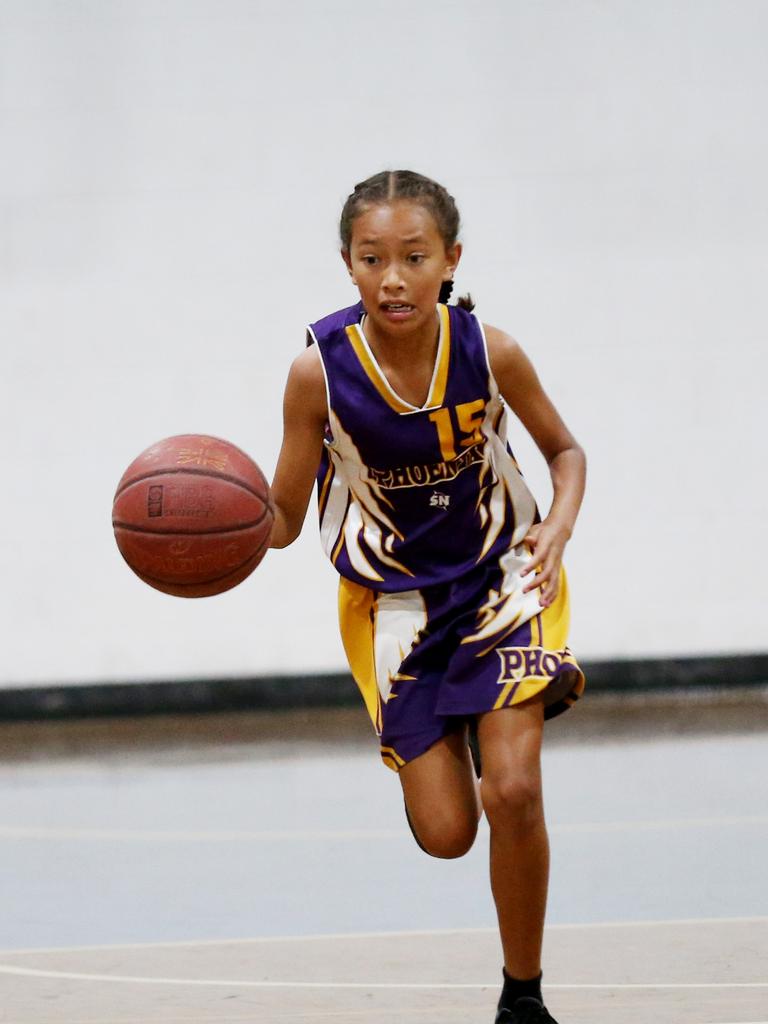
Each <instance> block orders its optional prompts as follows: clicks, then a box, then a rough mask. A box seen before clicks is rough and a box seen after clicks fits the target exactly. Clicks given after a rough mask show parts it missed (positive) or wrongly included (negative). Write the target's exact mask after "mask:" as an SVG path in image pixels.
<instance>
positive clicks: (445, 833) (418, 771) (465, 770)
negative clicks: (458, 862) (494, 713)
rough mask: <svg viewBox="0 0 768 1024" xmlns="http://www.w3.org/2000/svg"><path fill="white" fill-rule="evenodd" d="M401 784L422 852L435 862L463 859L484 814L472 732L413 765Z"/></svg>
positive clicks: (454, 736) (450, 738)
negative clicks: (472, 753)
mask: <svg viewBox="0 0 768 1024" xmlns="http://www.w3.org/2000/svg"><path fill="white" fill-rule="evenodd" d="M398 778H399V779H400V783H401V785H402V787H403V796H404V797H405V805H406V809H407V812H408V817H409V818H410V822H411V828H412V829H413V830H414V832H415V833H416V836H417V837H418V842H419V844H420V846H421V847H422V849H424V850H425V851H426V852H427V853H429V854H431V855H432V856H433V857H462V856H463V855H464V854H465V853H466V852H467V851H468V850H469V848H470V847H471V846H472V843H473V842H474V839H475V836H476V835H477V823H478V821H479V820H480V815H481V814H482V808H481V806H480V793H479V787H478V784H477V780H476V779H475V775H474V771H473V769H472V761H471V759H470V756H469V749H468V747H467V737H466V726H464V727H463V729H462V730H461V731H459V732H453V733H449V734H448V735H447V736H443V738H442V739H440V740H438V741H437V743H433V744H432V746H431V747H430V748H429V749H428V750H427V751H425V752H424V753H423V754H421V755H420V756H419V757H415V758H414V759H413V760H412V761H409V762H408V763H407V764H406V765H404V766H403V767H402V768H401V769H400V771H399V773H398Z"/></svg>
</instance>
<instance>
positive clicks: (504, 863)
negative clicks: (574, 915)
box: [478, 702, 549, 980]
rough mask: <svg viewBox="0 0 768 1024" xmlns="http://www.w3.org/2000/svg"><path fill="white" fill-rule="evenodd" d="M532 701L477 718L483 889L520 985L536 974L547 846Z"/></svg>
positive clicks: (539, 720)
mask: <svg viewBox="0 0 768 1024" xmlns="http://www.w3.org/2000/svg"><path fill="white" fill-rule="evenodd" d="M543 726H544V707H543V705H542V704H541V703H540V702H536V703H528V704H524V705H521V706H519V707H510V708H500V709H498V710H496V711H490V712H487V713H485V714H483V715H481V716H480V717H479V720H478V737H479V741H480V750H481V753H482V759H483V778H482V782H481V794H482V805H483V809H484V810H485V814H486V817H487V818H488V823H489V825H490V829H491V889H492V891H493V898H494V900H495V902H496V911H497V914H498V919H499V931H500V934H501V944H502V948H503V950H504V967H505V969H506V971H507V973H508V974H510V975H512V976H513V977H514V978H518V979H520V980H527V979H529V978H534V977H536V976H537V975H538V974H539V973H540V971H541V944H542V937H543V933H544V914H545V910H546V903H547V883H548V880H549V842H548V839H547V830H546V826H545V824H544V805H543V799H542V791H541V761H540V755H541V737H542V731H543Z"/></svg>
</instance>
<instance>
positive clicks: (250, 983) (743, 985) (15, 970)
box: [0, 917, 768, 1024]
mask: <svg viewBox="0 0 768 1024" xmlns="http://www.w3.org/2000/svg"><path fill="white" fill-rule="evenodd" d="M766 920H768V918H765V917H751V918H750V917H737V918H702V919H695V918H694V919H691V918H685V919H680V920H670V921H619V922H594V923H591V924H587V925H577V924H566V925H553V926H551V927H552V929H575V928H586V929H591V928H612V927H613V928H616V927H622V928H631V927H641V928H643V927H645V928H648V927H653V926H654V925H655V926H657V927H663V926H674V925H681V924H709V925H717V924H733V923H739V922H741V923H744V922H755V921H766ZM494 930H495V929H490V928H487V929H486V928H466V929H462V928H455V929H441V930H433V931H428V932H423V931H412V932H408V931H403V932H368V933H348V934H337V935H315V936H302V935H294V936H283V937H282V938H281V939H277V938H275V939H270V938H268V937H266V936H265V937H261V938H257V939H245V940H238V939H230V940H224V941H223V942H217V941H216V940H206V941H201V942H179V943H143V944H142V943H138V944H136V945H127V946H91V947H79V949H75V948H73V947H70V948H63V949H62V948H60V949H51V950H41V949H37V950H17V951H15V952H16V953H17V954H18V953H27V954H31V953H38V954H40V953H43V952H51V953H55V952H58V953H72V952H76V951H83V950H91V951H104V950H107V949H110V950H115V949H144V948H157V947H159V946H160V947H168V946H175V947H179V946H204V945H222V944H230V945H231V944H238V943H245V942H277V941H283V942H287V941H288V942H289V941H294V942H300V941H304V940H307V939H326V940H329V939H330V940H332V939H337V940H338V939H360V938H391V937H392V936H393V935H397V936H413V935H424V934H429V935H455V934H464V933H466V932H473V933H477V932H486V933H487V932H490V931H494ZM13 952H14V951H10V950H6V951H5V954H4V955H6V956H7V955H10V954H11V953H13ZM0 974H6V975H17V976H23V977H36V978H58V979H65V980H68V981H98V982H116V983H121V984H133V985H192V986H196V987H200V986H203V987H205V986H208V987H211V986H213V987H221V986H224V987H230V988H231V987H237V988H257V989H275V988H294V989H353V990H359V989H365V990H370V989H377V990H398V991H403V990H424V989H441V990H442V989H451V990H457V989H461V990H467V989H486V988H494V987H496V986H497V981H495V980H494V981H491V982H470V983H455V982H349V981H343V982H333V981H255V980H253V979H250V978H249V979H237V978H233V979H229V978H227V979H225V978H162V977H158V978H153V977H145V976H143V975H117V974H94V973H86V972H80V971H53V970H46V969H44V968H32V967H20V966H17V965H15V964H7V963H6V964H0ZM547 988H549V989H557V990H568V991H605V990H621V991H627V990H640V991H645V990H648V989H670V990H680V989H682V990H685V989H696V990H701V989H707V990H713V989H714V990H719V989H768V981H746V982H740V981H735V982H734V981H731V982H703V983H702V982H658V983H657V982H632V983H627V982H618V983H615V984H606V983H601V984H594V983H590V984H579V983H573V984H569V983H561V984H549V985H547ZM742 1024H744V1022H742ZM751 1024H768V1022H762V1021H753V1022H751Z"/></svg>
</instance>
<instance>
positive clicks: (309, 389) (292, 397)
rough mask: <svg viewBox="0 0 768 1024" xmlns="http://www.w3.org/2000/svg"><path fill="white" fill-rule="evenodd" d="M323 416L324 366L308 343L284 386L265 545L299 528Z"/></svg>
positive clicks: (282, 542) (286, 539)
mask: <svg viewBox="0 0 768 1024" xmlns="http://www.w3.org/2000/svg"><path fill="white" fill-rule="evenodd" d="M327 419H328V402H327V400H326V397H325V380H324V377H323V369H322V366H321V365H320V356H319V354H318V352H317V349H316V347H315V346H314V345H312V346H311V347H310V348H308V349H306V351H304V352H302V353H301V355H300V356H298V358H297V359H295V360H294V362H293V365H292V366H291V369H290V371H289V373H288V381H287V383H286V385H285V398H284V399H283V445H282V448H281V449H280V456H279V458H278V460H277V468H276V469H275V477H274V480H273V481H272V502H273V505H274V511H275V522H274V526H273V527H272V537H271V539H270V542H269V543H270V547H273V548H284V547H287V546H288V545H289V544H291V543H292V542H293V541H294V540H296V538H297V537H298V536H299V533H301V527H302V524H303V522H304V516H305V515H306V513H307V505H308V504H309V499H310V495H311V494H312V487H313V485H314V482H315V475H316V474H317V469H318V466H319V465H320V455H321V452H322V448H323V434H324V431H325V424H326V421H327Z"/></svg>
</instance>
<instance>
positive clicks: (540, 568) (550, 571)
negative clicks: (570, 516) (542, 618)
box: [520, 519, 570, 608]
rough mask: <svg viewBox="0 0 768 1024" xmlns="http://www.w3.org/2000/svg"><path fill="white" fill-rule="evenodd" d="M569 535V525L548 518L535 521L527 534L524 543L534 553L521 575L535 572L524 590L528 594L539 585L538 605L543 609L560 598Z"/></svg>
mask: <svg viewBox="0 0 768 1024" xmlns="http://www.w3.org/2000/svg"><path fill="white" fill-rule="evenodd" d="M569 538H570V532H569V530H568V529H567V527H565V526H560V525H558V524H557V523H551V522H548V521H547V520H546V519H545V520H544V522H543V523H534V525H533V526H532V527H531V528H530V530H529V531H528V533H527V534H526V535H525V538H524V543H526V544H530V545H531V547H532V548H533V553H532V557H531V560H530V562H529V563H528V565H527V566H526V567H525V569H523V570H522V572H521V573H520V575H521V576H523V577H524V576H529V575H530V574H531V573H532V572H535V573H536V575H535V576H534V577H533V579H532V580H530V581H529V582H528V584H527V585H526V586H524V587H523V593H524V594H527V593H528V592H529V591H531V590H535V589H536V588H537V587H540V588H541V593H540V594H539V604H540V605H541V607H542V608H549V606H550V605H551V604H553V603H554V600H555V598H556V597H557V594H558V590H559V588H560V565H561V563H562V561H563V551H564V550H565V545H566V544H567V543H568V540H569Z"/></svg>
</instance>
